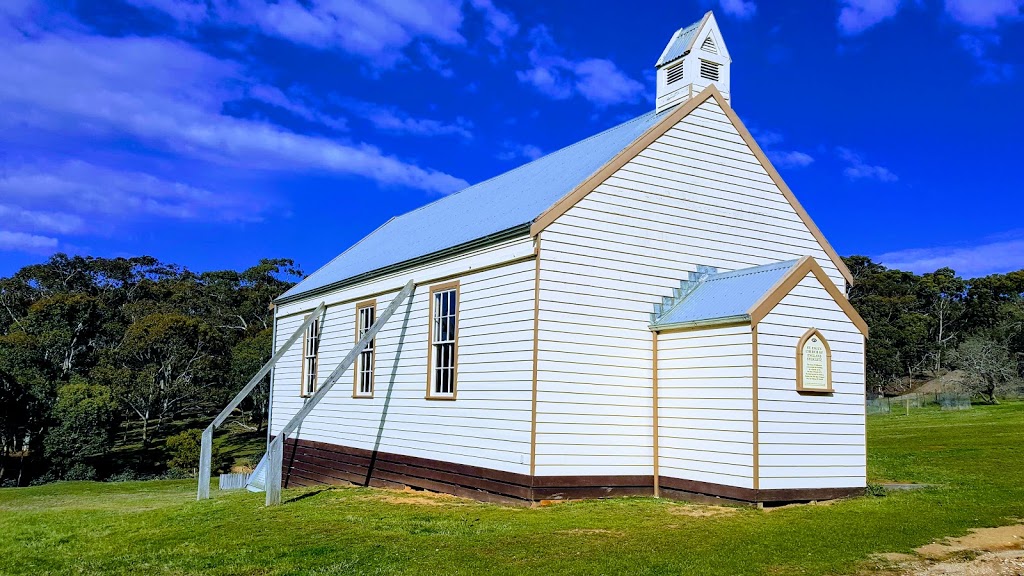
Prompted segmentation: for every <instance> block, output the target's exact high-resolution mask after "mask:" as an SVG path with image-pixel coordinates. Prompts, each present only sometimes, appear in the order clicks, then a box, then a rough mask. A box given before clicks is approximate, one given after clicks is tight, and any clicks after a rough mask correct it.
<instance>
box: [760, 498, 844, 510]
mask: <svg viewBox="0 0 1024 576" xmlns="http://www.w3.org/2000/svg"><path fill="white" fill-rule="evenodd" d="M842 501H843V498H836V499H833V500H812V501H811V502H793V503H792V504H783V505H781V506H765V507H764V508H763V510H764V511H765V512H775V511H776V510H785V509H787V508H797V507H800V506H831V505H833V504H838V503H839V502H842Z"/></svg>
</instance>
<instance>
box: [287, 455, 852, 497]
mask: <svg viewBox="0 0 1024 576" xmlns="http://www.w3.org/2000/svg"><path fill="white" fill-rule="evenodd" d="M281 480H282V484H283V485H284V487H285V488H289V487H296V486H314V485H318V484H344V483H352V484H356V485H359V486H378V487H392V488H402V487H405V486H411V487H414V488H422V489H424V490H430V491H433V492H443V493H447V494H454V495H456V496H463V497H467V498H475V499H477V500H483V501H486V502H499V503H508V504H525V503H530V502H536V501H539V500H574V499H584V498H604V497H610V496H652V495H653V494H654V477H653V476H532V477H531V476H529V475H526V474H515V473H512V472H502V471H500V470H493V469H490V468H481V467H478V466H467V465H465V464H454V463H451V462H442V461H440V460H430V459H427V458H417V457H414V456H402V455H399V454H390V453H386V452H376V453H374V452H371V451H369V450H363V449H360V448H349V447H347V446H338V445H336V444H327V443H324V442H313V441H310V440H296V439H289V440H287V441H286V442H285V443H284V461H283V469H282V471H281ZM659 482H660V485H661V493H662V495H663V496H667V497H671V498H680V499H685V500H704V501H709V500H718V499H725V500H729V501H734V502H744V503H752V502H796V501H808V500H828V499H832V498H842V497H846V496H851V495H855V494H863V493H864V489H863V488H836V489H833V488H824V489H808V490H756V491H755V490H750V489H746V488H735V487H731V486H723V485H721V484H710V483H705V482H694V481H692V480H680V479H677V478H667V477H665V476H661V477H660V478H659Z"/></svg>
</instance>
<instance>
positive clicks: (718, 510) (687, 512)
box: [668, 504, 739, 518]
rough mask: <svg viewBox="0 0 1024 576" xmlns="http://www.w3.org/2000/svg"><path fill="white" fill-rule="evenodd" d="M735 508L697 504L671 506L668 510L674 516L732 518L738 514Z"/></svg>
mask: <svg viewBox="0 0 1024 576" xmlns="http://www.w3.org/2000/svg"><path fill="white" fill-rule="evenodd" d="M738 512H739V510H738V509H736V508H729V507H728V506H701V505H699V504H683V505H679V506H672V507H671V508H669V509H668V513H669V514H675V515H676V516H692V517H693V518H713V517H715V516H732V515H734V514H736V513H738Z"/></svg>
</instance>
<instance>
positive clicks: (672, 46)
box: [654, 18, 704, 68]
mask: <svg viewBox="0 0 1024 576" xmlns="http://www.w3.org/2000/svg"><path fill="white" fill-rule="evenodd" d="M703 21H704V18H701V19H700V20H697V21H696V22H694V23H693V24H690V25H689V26H687V27H685V28H680V29H679V30H677V31H676V33H675V34H674V35H673V36H672V39H671V40H669V41H668V46H665V51H664V52H662V53H661V58H658V62H657V64H655V65H654V66H655V67H656V68H661V67H662V66H664V65H665V64H668V63H670V62H672V61H673V60H678V59H679V58H682V57H683V56H685V55H686V49H687V47H689V46H690V42H691V41H692V40H693V35H694V34H696V33H697V29H698V28H700V23H701V22H703Z"/></svg>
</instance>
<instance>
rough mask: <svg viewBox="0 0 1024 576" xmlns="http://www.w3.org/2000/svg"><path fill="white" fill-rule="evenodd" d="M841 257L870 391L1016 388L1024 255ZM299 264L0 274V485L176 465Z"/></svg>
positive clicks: (991, 394)
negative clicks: (142, 462)
mask: <svg viewBox="0 0 1024 576" xmlns="http://www.w3.org/2000/svg"><path fill="white" fill-rule="evenodd" d="M846 263H847V265H848V266H849V268H850V270H851V271H852V273H853V276H854V283H853V284H852V286H851V287H850V291H849V296H850V301H851V302H852V303H853V305H854V306H855V307H856V308H857V310H858V311H859V312H860V314H861V315H862V316H863V317H864V319H865V320H866V321H867V323H868V325H869V327H870V331H871V337H870V339H869V340H868V344H867V374H866V380H867V386H868V392H869V393H870V394H874V395H895V394H900V393H903V392H907V391H909V390H911V389H913V388H914V386H915V385H916V384H917V383H918V382H920V380H921V379H923V378H928V377H933V376H935V375H937V374H940V373H943V372H945V371H948V370H959V371H960V373H961V374H962V381H961V384H960V385H962V386H963V387H964V389H965V391H966V392H967V393H970V394H972V395H974V396H976V397H977V398H979V399H982V400H985V401H989V402H991V401H995V400H996V398H997V396H998V395H1000V394H1003V393H1008V392H1011V391H1013V390H1014V389H1015V388H1016V387H1019V384H1020V382H1021V378H1020V377H1021V375H1022V374H1024V270H1022V271H1018V272H1012V273H1009V274H995V275H991V276H985V277H982V278H972V279H963V278H961V277H959V276H957V275H956V273H955V272H954V271H953V270H951V269H949V268H942V269H940V270H936V271H935V272H932V273H927V274H922V275H917V274H913V273H910V272H905V271H901V270H895V269H890V268H886V267H885V266H883V265H881V264H878V263H876V262H873V261H872V260H871V259H870V258H867V257H864V256H852V257H849V258H846ZM301 277H302V272H301V271H300V270H299V269H298V268H297V267H296V265H295V263H294V262H293V261H292V260H288V259H265V260H261V261H260V262H259V263H258V264H256V265H255V266H253V267H251V268H248V269H246V270H243V271H240V272H239V271H232V270H222V271H215V272H204V273H195V272H192V271H190V270H188V269H187V268H184V267H181V266H177V265H173V264H167V263H163V262H160V261H158V260H157V259H155V258H152V257H148V256H140V257H136V258H93V257H82V256H68V255H65V254H57V255H55V256H53V257H51V258H50V259H49V260H47V261H46V262H44V263H41V264H35V265H30V266H26V267H24V268H22V269H21V270H19V271H18V272H16V273H15V274H14V275H13V276H11V277H6V278H0V484H3V483H5V482H6V483H8V484H25V483H27V482H28V481H29V480H30V479H34V480H35V481H47V480H53V479H92V478H97V477H107V476H110V475H111V474H116V473H119V472H121V471H120V470H116V469H112V466H113V465H110V464H109V462H110V458H108V455H109V454H110V453H111V451H112V450H115V449H122V448H123V447H125V446H128V445H132V446H137V447H138V448H139V450H138V453H139V454H142V455H143V456H142V457H143V458H150V459H152V460H158V459H160V461H159V462H150V464H151V465H153V467H156V468H159V466H160V465H162V464H163V462H165V461H166V456H167V453H166V452H165V451H163V450H164V448H165V446H170V447H171V448H172V450H173V449H174V448H175V447H177V446H184V447H185V448H183V449H182V450H184V452H182V453H180V454H177V455H175V456H172V458H171V462H172V465H173V462H175V461H186V460H187V461H190V460H192V459H194V458H192V457H191V456H182V454H187V451H188V450H195V449H197V447H196V446H194V445H195V436H196V434H195V431H194V430H191V431H188V430H187V431H186V433H185V434H183V435H181V436H178V437H175V438H174V439H173V440H172V441H171V442H168V441H167V436H168V431H169V430H170V429H178V428H180V427H181V426H180V425H181V424H182V423H183V422H185V423H189V422H192V421H197V422H200V421H203V420H204V419H207V418H212V417H213V415H215V414H216V413H217V412H218V411H219V410H220V408H221V407H222V406H223V405H224V404H225V403H226V402H227V400H228V399H230V397H231V396H232V395H233V394H234V393H235V392H236V391H237V390H238V389H239V388H241V387H242V386H243V385H244V384H245V382H247V381H248V379H249V378H250V377H251V375H252V374H253V373H255V372H256V370H258V369H259V367H260V366H261V365H262V364H263V363H264V362H265V361H266V360H267V359H269V357H270V354H271V334H272V323H273V309H272V302H273V299H274V298H275V297H277V296H278V295H280V294H281V293H283V292H284V291H285V290H287V289H288V288H290V287H291V286H292V285H293V284H294V283H295V282H296V281H297V280H298V279H300V278H301ZM266 409H267V387H266V384H265V383H264V386H263V387H262V388H258V389H257V392H256V393H255V394H253V395H252V396H251V397H250V398H249V399H248V400H247V401H246V402H245V403H244V404H243V405H242V407H241V410H240V411H239V412H238V413H237V414H236V416H235V418H234V421H233V424H234V425H236V426H240V427H243V428H248V429H251V430H253V431H255V432H259V431H261V430H262V429H263V426H265V420H266ZM202 425H205V422H203V424H202ZM149 448H156V450H155V451H153V450H149V451H147V449H149ZM104 463H107V464H108V465H107V466H106V467H105V469H103V468H104V466H103V464H104Z"/></svg>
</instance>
